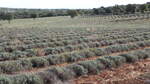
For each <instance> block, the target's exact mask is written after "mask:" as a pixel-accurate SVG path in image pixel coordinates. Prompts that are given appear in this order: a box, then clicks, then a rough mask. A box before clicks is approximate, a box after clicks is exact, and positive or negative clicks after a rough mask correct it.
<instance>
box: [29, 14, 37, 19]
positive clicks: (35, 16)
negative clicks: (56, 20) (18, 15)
mask: <svg viewBox="0 0 150 84" xmlns="http://www.w3.org/2000/svg"><path fill="white" fill-rule="evenodd" d="M38 16H39V15H38V14H37V13H32V14H31V15H30V17H31V18H33V19H34V20H35V19H36V18H38Z"/></svg>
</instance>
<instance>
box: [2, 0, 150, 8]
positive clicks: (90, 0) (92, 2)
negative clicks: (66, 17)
mask: <svg viewBox="0 0 150 84" xmlns="http://www.w3.org/2000/svg"><path fill="white" fill-rule="evenodd" d="M148 1H150V0H0V7H13V8H96V7H100V6H112V5H115V4H129V3H138V4H139V3H145V2H148Z"/></svg>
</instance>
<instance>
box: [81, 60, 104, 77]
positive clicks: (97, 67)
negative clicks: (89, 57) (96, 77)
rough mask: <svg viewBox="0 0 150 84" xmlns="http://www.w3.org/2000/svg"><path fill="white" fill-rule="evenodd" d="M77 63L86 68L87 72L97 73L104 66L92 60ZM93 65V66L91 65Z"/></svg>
mask: <svg viewBox="0 0 150 84" xmlns="http://www.w3.org/2000/svg"><path fill="white" fill-rule="evenodd" d="M78 64H79V65H81V66H83V67H84V68H85V69H87V70H88V74H98V73H99V72H100V70H101V69H103V68H104V66H103V65H102V64H100V63H97V62H96V61H95V60H94V61H83V62H80V63H78ZM93 65H94V66H93Z"/></svg>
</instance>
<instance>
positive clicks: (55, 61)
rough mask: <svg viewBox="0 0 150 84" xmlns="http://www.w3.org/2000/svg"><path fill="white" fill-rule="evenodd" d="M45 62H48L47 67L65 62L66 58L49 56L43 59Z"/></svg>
mask: <svg viewBox="0 0 150 84" xmlns="http://www.w3.org/2000/svg"><path fill="white" fill-rule="evenodd" d="M45 59H47V61H48V62H49V65H55V64H60V63H63V62H65V61H66V58H65V57H63V56H60V55H51V56H47V57H45Z"/></svg>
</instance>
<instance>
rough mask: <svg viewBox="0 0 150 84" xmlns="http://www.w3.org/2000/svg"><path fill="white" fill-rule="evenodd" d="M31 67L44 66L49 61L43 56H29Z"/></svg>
mask: <svg viewBox="0 0 150 84" xmlns="http://www.w3.org/2000/svg"><path fill="white" fill-rule="evenodd" d="M30 61H31V63H32V67H44V66H47V65H49V62H48V61H47V60H46V59H44V58H40V57H39V58H31V59H30Z"/></svg>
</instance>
